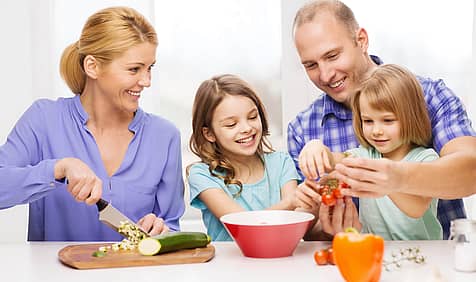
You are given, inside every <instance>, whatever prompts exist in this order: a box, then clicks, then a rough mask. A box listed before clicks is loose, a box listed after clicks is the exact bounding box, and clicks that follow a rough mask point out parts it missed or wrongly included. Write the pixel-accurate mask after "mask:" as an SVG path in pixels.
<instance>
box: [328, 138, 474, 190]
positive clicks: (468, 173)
mask: <svg viewBox="0 0 476 282" xmlns="http://www.w3.org/2000/svg"><path fill="white" fill-rule="evenodd" d="M440 155H441V157H440V158H439V159H437V160H435V161H433V162H424V163H412V162H396V161H390V160H387V159H380V160H370V159H361V158H346V159H344V160H342V163H341V164H337V165H336V171H337V174H336V177H337V178H339V179H340V180H341V181H344V182H346V183H348V184H349V185H350V186H351V187H352V189H346V190H345V191H343V192H344V193H345V194H346V195H352V196H358V197H379V196H381V195H382V194H390V193H393V192H402V193H408V194H413V195H420V196H427V197H433V198H440V199H458V198H461V197H467V196H470V195H472V194H476V137H472V136H462V137H457V138H455V139H453V140H451V141H449V142H448V143H446V144H445V145H444V146H443V148H442V149H441V152H440Z"/></svg>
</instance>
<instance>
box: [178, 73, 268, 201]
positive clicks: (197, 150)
mask: <svg viewBox="0 0 476 282" xmlns="http://www.w3.org/2000/svg"><path fill="white" fill-rule="evenodd" d="M227 95H231V96H242V97H246V98H249V99H251V100H252V101H253V103H254V104H255V105H256V107H257V109H258V115H259V117H260V119H261V126H262V137H261V140H260V142H259V145H258V149H257V151H256V154H257V155H258V156H259V157H260V158H261V159H263V158H262V157H263V154H264V153H265V152H272V151H274V150H273V148H272V146H271V144H270V143H269V141H268V140H267V138H266V137H267V136H269V125H268V120H267V117H266V111H265V108H264V105H263V103H262V102H261V100H260V98H259V97H258V95H257V94H256V92H255V91H254V90H253V89H252V87H251V86H250V85H249V84H248V83H246V82H245V81H243V80H242V79H241V78H239V77H238V76H236V75H231V74H224V75H218V76H214V77H212V78H211V79H208V80H205V81H204V82H202V84H201V85H200V86H199V88H198V90H197V93H196V95H195V100H194V103H193V110H192V136H191V137H190V143H189V146H190V150H191V151H192V152H193V153H194V154H195V155H197V156H198V157H199V158H200V159H201V161H202V162H204V163H206V164H207V165H208V168H209V171H210V174H211V175H213V176H216V177H219V178H221V179H223V180H224V182H225V185H227V186H228V185H229V184H236V185H238V186H239V188H240V189H239V191H238V193H236V194H235V197H236V196H239V195H240V193H241V190H242V188H243V186H242V183H241V182H240V181H239V180H237V179H234V178H235V168H234V167H233V165H232V164H231V162H230V160H229V159H228V158H227V157H226V156H225V154H224V152H223V149H222V148H221V146H220V144H218V143H217V142H210V141H208V140H207V139H206V138H205V136H204V135H203V128H208V129H209V130H211V131H212V132H213V128H212V118H213V114H214V112H215V109H216V108H217V107H218V105H219V104H220V103H221V102H222V101H223V99H224V98H225V97H226V96H227ZM217 172H218V174H217ZM187 174H188V171H187Z"/></svg>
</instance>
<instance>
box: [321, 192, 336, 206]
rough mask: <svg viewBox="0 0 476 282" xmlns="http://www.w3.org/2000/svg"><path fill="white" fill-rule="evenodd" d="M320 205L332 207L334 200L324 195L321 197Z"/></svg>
mask: <svg viewBox="0 0 476 282" xmlns="http://www.w3.org/2000/svg"><path fill="white" fill-rule="evenodd" d="M321 201H322V203H324V205H326V206H334V205H335V204H336V198H335V197H334V195H332V194H325V195H323V196H322V197H321Z"/></svg>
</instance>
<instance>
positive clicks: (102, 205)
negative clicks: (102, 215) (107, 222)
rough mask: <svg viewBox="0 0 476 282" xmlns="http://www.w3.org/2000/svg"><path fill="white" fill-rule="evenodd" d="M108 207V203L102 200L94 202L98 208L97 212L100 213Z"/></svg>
mask: <svg viewBox="0 0 476 282" xmlns="http://www.w3.org/2000/svg"><path fill="white" fill-rule="evenodd" d="M107 205H109V203H108V202H107V201H105V200H103V199H99V201H97V202H96V206H97V207H98V211H102V210H103V209H105V208H106V207H107Z"/></svg>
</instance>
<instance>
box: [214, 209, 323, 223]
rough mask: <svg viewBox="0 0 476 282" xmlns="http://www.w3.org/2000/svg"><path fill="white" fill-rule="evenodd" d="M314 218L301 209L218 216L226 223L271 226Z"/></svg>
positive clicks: (244, 212) (243, 212)
mask: <svg viewBox="0 0 476 282" xmlns="http://www.w3.org/2000/svg"><path fill="white" fill-rule="evenodd" d="M250 215H251V216H250ZM253 215H254V216H253ZM244 216H245V217H244ZM283 217H284V218H283ZM314 218H315V216H314V215H313V214H311V213H307V212H301V211H288V210H257V211H241V212H234V213H229V214H225V215H223V216H222V217H220V221H221V222H222V223H226V224H234V225H242V226H273V225H286V224H296V223H303V222H308V221H311V220H313V219H314ZM283 219H284V221H283ZM278 220H279V222H278Z"/></svg>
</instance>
